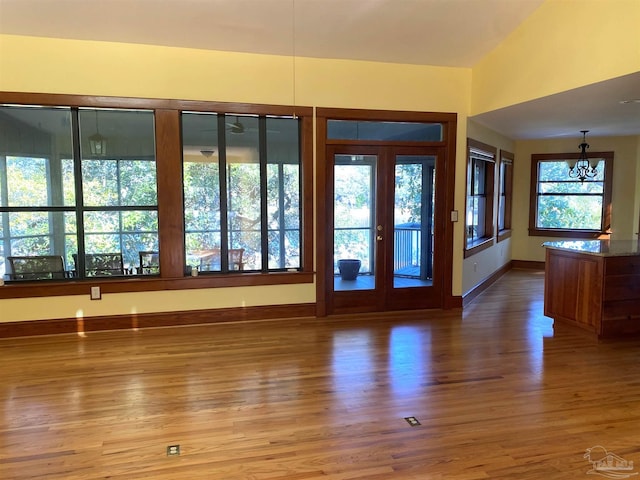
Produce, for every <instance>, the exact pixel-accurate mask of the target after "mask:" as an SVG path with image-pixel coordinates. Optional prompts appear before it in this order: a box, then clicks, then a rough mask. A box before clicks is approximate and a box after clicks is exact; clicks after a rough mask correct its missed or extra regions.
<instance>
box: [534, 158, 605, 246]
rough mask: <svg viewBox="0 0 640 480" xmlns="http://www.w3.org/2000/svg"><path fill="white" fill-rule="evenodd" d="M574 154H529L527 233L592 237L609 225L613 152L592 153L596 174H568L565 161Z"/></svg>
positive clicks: (600, 233)
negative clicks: (582, 177) (588, 176)
mask: <svg viewBox="0 0 640 480" xmlns="http://www.w3.org/2000/svg"><path fill="white" fill-rule="evenodd" d="M576 158H578V154H572V153H571V154H566V153H565V154H562V153H560V154H540V155H538V154H534V155H532V156H531V209H530V217H529V233H530V235H540V236H563V237H564V236H566V237H573V238H596V237H598V236H600V235H602V234H606V233H608V232H609V229H610V227H611V213H610V212H611V208H610V205H611V179H612V177H613V152H592V153H589V158H590V159H595V160H597V162H598V163H597V171H598V174H597V176H596V177H594V178H593V179H589V180H585V181H580V180H579V179H576V178H572V177H569V167H568V163H567V161H568V160H572V159H576Z"/></svg>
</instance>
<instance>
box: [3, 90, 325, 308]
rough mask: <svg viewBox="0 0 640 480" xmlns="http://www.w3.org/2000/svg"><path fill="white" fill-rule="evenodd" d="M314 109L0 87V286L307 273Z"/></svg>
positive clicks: (265, 279) (227, 283) (27, 289)
mask: <svg viewBox="0 0 640 480" xmlns="http://www.w3.org/2000/svg"><path fill="white" fill-rule="evenodd" d="M227 112H231V113H227ZM312 114H313V110H312V109H311V108H310V107H301V106H297V107H296V108H293V107H288V106H281V105H257V104H256V105H254V104H244V103H243V104H237V103H220V102H205V101H190V100H175V99H171V100H168V99H167V100H165V99H145V98H118V97H88V96H78V95H54V94H37V93H15V92H0V278H1V279H3V280H4V281H5V282H7V287H8V288H3V289H0V297H2V298H9V297H11V298H20V297H32V296H49V295H86V294H88V293H89V290H88V287H87V284H88V283H91V285H92V286H96V285H97V286H100V285H103V286H104V289H105V290H104V292H105V293H117V292H134V291H135V292H139V291H157V290H166V289H183V288H189V289H191V288H217V287H235V286H248V285H280V284H297V283H311V282H313V280H314V273H313V230H312V225H313V203H312V191H313V188H312V186H313V178H312V170H313V169H312V155H313V142H312V138H313V120H312ZM34 281H35V282H38V288H33V282H34Z"/></svg>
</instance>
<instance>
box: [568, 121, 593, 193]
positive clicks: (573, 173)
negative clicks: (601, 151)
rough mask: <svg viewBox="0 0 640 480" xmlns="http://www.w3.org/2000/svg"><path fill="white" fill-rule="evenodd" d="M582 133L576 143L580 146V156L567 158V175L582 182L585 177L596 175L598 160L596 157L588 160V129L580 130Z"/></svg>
mask: <svg viewBox="0 0 640 480" xmlns="http://www.w3.org/2000/svg"><path fill="white" fill-rule="evenodd" d="M580 132H581V133H582V143H581V144H580V145H578V147H579V148H580V156H579V157H578V159H577V160H568V161H567V163H568V164H569V177H571V178H577V179H578V180H580V181H581V182H584V181H585V180H586V179H588V178H589V179H591V178H594V177H596V176H597V175H598V160H599V159H597V158H592V159H591V160H589V156H588V155H587V148H589V144H588V143H587V133H588V132H589V130H580Z"/></svg>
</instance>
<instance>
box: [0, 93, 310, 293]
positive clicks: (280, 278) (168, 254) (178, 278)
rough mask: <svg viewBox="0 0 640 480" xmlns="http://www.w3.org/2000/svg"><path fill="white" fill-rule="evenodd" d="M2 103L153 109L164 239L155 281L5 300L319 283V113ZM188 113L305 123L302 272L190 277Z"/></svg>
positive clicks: (10, 288) (3, 97)
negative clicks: (183, 122)
mask: <svg viewBox="0 0 640 480" xmlns="http://www.w3.org/2000/svg"><path fill="white" fill-rule="evenodd" d="M0 104H15V105H25V106H27V105H41V106H71V107H96V108H124V109H148V110H153V111H154V119H155V137H156V168H157V182H158V237H159V244H160V249H159V252H160V263H161V265H162V268H161V271H160V276H158V277H153V278H142V277H139V276H138V277H130V278H127V277H124V278H117V279H116V278H113V279H103V278H91V279H87V280H82V279H77V280H76V279H74V280H65V281H60V282H55V281H47V282H24V283H22V282H21V283H19V284H6V285H5V286H4V287H2V288H1V289H0V299H3V298H28V297H46V296H59V295H87V294H88V293H89V287H90V285H89V284H91V286H100V287H101V291H102V293H120V292H142V291H158V290H185V289H199V288H217V287H240V286H258V285H286V284H301V283H313V281H314V276H315V275H314V273H315V272H314V270H313V251H314V247H313V109H312V108H311V107H302V106H295V107H294V106H281V105H261V104H246V103H226V102H210V101H193V100H173V99H149V98H127V97H96V96H84V95H67V94H45V93H22V92H0ZM183 111H202V112H218V113H228V112H234V113H238V114H243V113H245V114H257V115H274V116H289V115H296V116H298V117H300V119H301V133H300V138H301V144H300V150H301V163H300V168H301V170H302V185H301V190H302V191H301V202H302V212H301V214H302V234H301V236H302V261H301V268H300V269H299V270H298V271H295V272H290V271H283V272H255V273H254V272H251V273H246V272H245V273H229V274H225V275H199V276H196V277H191V276H189V277H187V276H185V275H184V258H185V254H184V251H185V249H184V219H183V199H182V188H181V187H180V188H177V187H176V183H175V182H176V178H179V179H181V178H182V142H181V132H180V115H181V113H182V112H183Z"/></svg>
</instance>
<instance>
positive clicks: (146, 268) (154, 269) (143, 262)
mask: <svg viewBox="0 0 640 480" xmlns="http://www.w3.org/2000/svg"><path fill="white" fill-rule="evenodd" d="M138 255H139V256H140V267H139V268H138V274H139V275H155V274H158V273H160V257H159V255H158V252H153V251H144V252H138Z"/></svg>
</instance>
